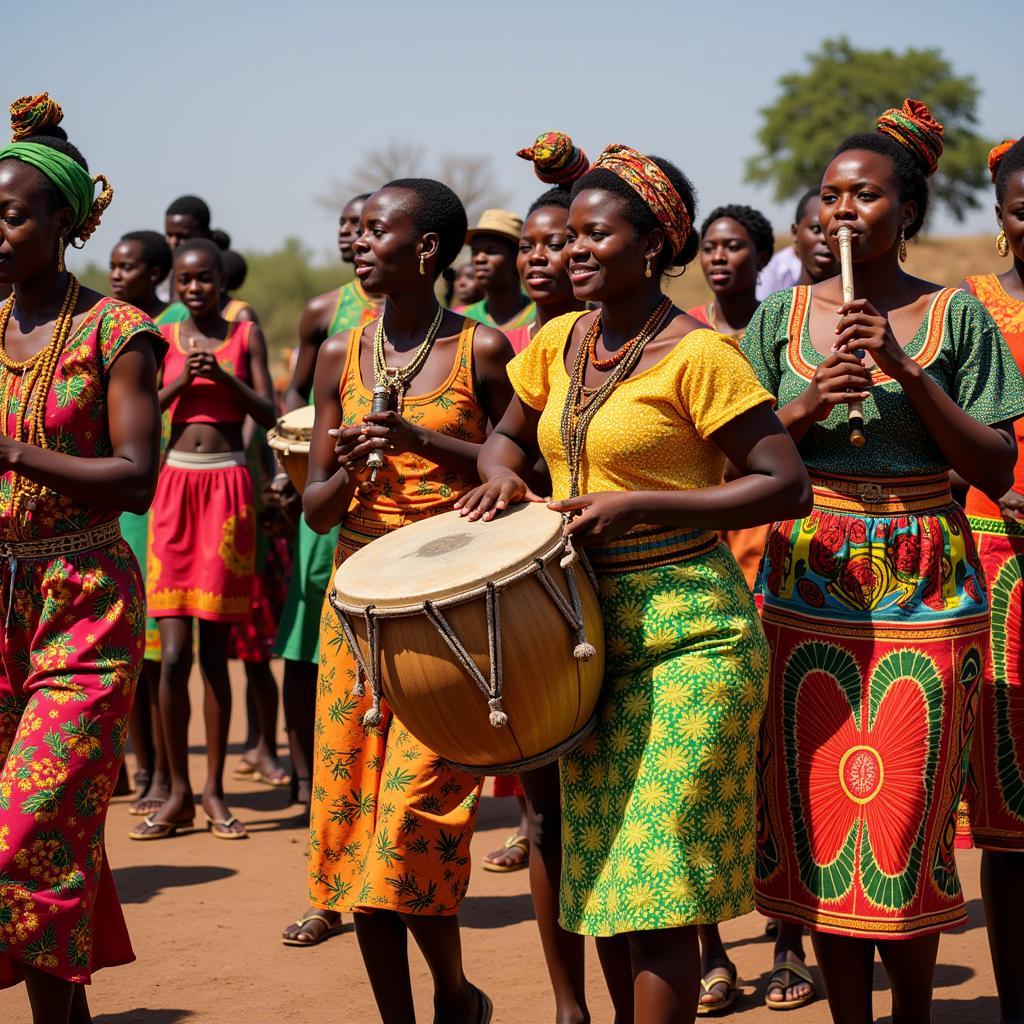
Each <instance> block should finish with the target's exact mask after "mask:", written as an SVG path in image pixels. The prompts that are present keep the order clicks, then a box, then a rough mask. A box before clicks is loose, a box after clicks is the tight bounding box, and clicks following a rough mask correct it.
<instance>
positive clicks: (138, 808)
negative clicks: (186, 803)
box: [128, 797, 165, 818]
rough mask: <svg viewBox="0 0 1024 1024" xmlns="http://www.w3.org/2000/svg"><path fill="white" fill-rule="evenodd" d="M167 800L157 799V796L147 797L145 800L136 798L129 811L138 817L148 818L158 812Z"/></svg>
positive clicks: (129, 806)
mask: <svg viewBox="0 0 1024 1024" xmlns="http://www.w3.org/2000/svg"><path fill="white" fill-rule="evenodd" d="M164 803H165V801H163V800H157V799H156V797H147V798H146V799H145V800H136V801H135V803H133V804H129V805H128V813H129V814H134V815H135V816H136V817H137V818H147V817H149V815H151V814H156V812H157V811H159V810H160V808H161V807H163V805H164Z"/></svg>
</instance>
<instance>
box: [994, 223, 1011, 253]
mask: <svg viewBox="0 0 1024 1024" xmlns="http://www.w3.org/2000/svg"><path fill="white" fill-rule="evenodd" d="M996 252H997V253H999V255H1000V256H1008V255H1009V253H1010V243H1009V242H1008V241H1007V238H1006V232H1005V231H1004V230H1003V229H1002V228H1000V229H999V234H998V235H996Z"/></svg>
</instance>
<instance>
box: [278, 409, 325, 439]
mask: <svg viewBox="0 0 1024 1024" xmlns="http://www.w3.org/2000/svg"><path fill="white" fill-rule="evenodd" d="M315 413H316V407H315V406H312V405H304V406H303V407H302V408H301V409H293V410H292V411H291V412H286V413H285V414H284V415H283V416H282V417H281V418H280V419H279V420H278V421H277V426H276V427H275V428H274V431H273V433H274V435H275V436H276V437H277V438H279V441H278V447H283V445H282V444H281V442H287V441H307V442H308V441H309V439H310V438H311V437H312V436H313V417H314V415H315Z"/></svg>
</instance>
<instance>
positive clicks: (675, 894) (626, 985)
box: [457, 145, 811, 1024]
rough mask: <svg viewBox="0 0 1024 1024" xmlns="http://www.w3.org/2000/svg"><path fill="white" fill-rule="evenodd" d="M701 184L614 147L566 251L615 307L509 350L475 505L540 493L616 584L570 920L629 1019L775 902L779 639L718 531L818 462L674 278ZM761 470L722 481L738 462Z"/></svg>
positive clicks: (663, 1004) (679, 1004) (572, 805)
mask: <svg viewBox="0 0 1024 1024" xmlns="http://www.w3.org/2000/svg"><path fill="white" fill-rule="evenodd" d="M693 211H694V200H693V190H692V187H691V185H690V183H689V181H688V180H687V179H686V177H685V176H684V175H683V174H682V173H681V172H680V171H679V170H678V169H677V168H676V167H674V166H673V165H672V164H670V163H668V162H667V161H663V160H660V159H655V158H649V157H646V156H644V155H643V154H640V153H637V152H636V151H635V150H632V149H629V148H627V147H625V146H617V145H616V146H609V147H608V149H606V150H605V152H604V153H603V154H602V155H601V157H600V159H599V160H598V161H597V163H596V165H595V167H594V169H593V170H592V171H590V172H589V173H588V174H586V175H585V176H584V177H583V178H581V179H580V180H579V181H578V182H577V183H576V185H575V186H574V188H573V201H572V207H571V210H570V214H569V242H568V245H567V246H566V249H565V250H564V258H565V260H566V266H567V268H568V270H569V273H570V276H571V278H572V281H573V290H574V292H575V295H576V297H577V299H580V300H584V301H591V302H595V303H600V305H601V310H600V312H596V313H595V312H576V313H571V314H568V315H566V316H562V317H558V318H556V319H555V320H552V321H550V322H549V323H548V324H546V325H545V327H544V328H543V329H542V330H541V331H539V332H538V334H537V335H536V337H535V338H534V340H533V342H532V344H530V345H529V346H528V347H527V348H526V349H525V350H524V351H523V352H522V353H521V354H520V355H519V356H518V357H517V358H516V359H515V360H513V361H512V362H511V363H510V364H509V368H508V369H509V377H510V379H511V380H512V384H513V387H514V388H515V391H516V397H515V398H513V400H512V403H511V405H510V406H509V408H508V411H507V412H506V414H505V416H504V418H503V419H502V421H501V423H500V424H499V426H498V428H497V429H496V430H495V432H494V433H493V434H492V435H491V437H490V438H489V439H488V440H487V442H486V443H485V445H484V447H483V450H482V452H481V455H480V459H479V469H480V472H481V475H482V478H483V479H484V480H485V481H486V483H484V484H483V485H482V486H481V487H478V488H476V489H475V490H473V491H471V492H470V493H469V494H467V495H466V496H465V497H464V498H462V499H461V500H460V501H459V502H458V503H457V505H458V507H461V508H462V510H463V512H464V514H466V515H468V516H469V517H470V518H485V519H488V518H491V517H493V515H494V514H495V513H496V512H498V511H500V510H501V509H503V508H505V507H506V506H508V505H510V504H512V503H514V502H518V501H524V500H532V501H539V500H542V499H540V498H539V497H538V496H537V495H535V494H533V493H532V492H531V491H530V490H529V488H528V487H527V485H526V483H525V482H524V477H525V476H526V475H527V474H528V472H529V470H530V468H531V467H532V466H533V465H534V463H535V462H536V459H537V457H538V456H539V455H543V457H544V458H545V459H546V460H547V464H548V467H549V468H550V470H551V477H552V484H553V491H554V497H555V498H557V499H560V500H557V501H554V502H553V503H552V506H551V507H553V508H556V509H558V510H559V511H564V512H566V513H571V514H572V516H573V518H572V519H571V521H570V522H569V524H568V526H567V527H566V530H567V532H568V534H569V535H570V536H571V537H572V540H573V541H574V543H576V544H578V545H585V546H586V547H587V553H588V554H589V556H590V559H591V562H592V564H593V566H594V568H595V570H596V571H597V573H598V576H599V579H600V583H601V604H602V609H603V612H604V617H605V632H606V639H607V675H606V679H605V684H604V690H603V693H602V697H601V702H600V706H599V708H598V717H599V724H598V727H597V730H596V731H595V732H594V733H593V734H592V735H591V737H590V738H589V739H587V740H586V741H585V742H584V743H583V745H582V746H581V747H579V748H578V749H577V750H575V751H574V752H573V753H571V754H570V755H568V756H567V757H566V758H564V759H563V762H562V804H563V835H564V856H563V867H562V880H561V894H560V898H561V923H562V926H563V927H564V928H566V929H568V930H570V931H576V932H579V933H581V934H585V935H594V936H598V937H599V941H598V950H599V953H600V956H601V961H602V966H603V968H604V971H605V976H606V978H607V980H608V984H609V989H610V991H611V995H612V1000H613V1002H614V1003H615V1010H616V1015H617V1019H618V1020H619V1021H620V1022H621V1024H628V1022H631V1021H634V1020H638V1021H644V1022H645V1024H660V1022H668V1021H672V1022H676V1021H680V1020H685V1019H692V1018H693V1015H694V1013H695V1011H696V1006H697V998H698V991H699V981H700V962H699V955H698V950H697V929H696V927H695V926H696V925H698V924H705V923H710V922H715V921H721V920H724V919H726V918H730V917H734V916H737V915H739V914H744V913H746V912H747V911H748V910H750V909H751V907H752V906H753V889H752V874H753V858H754V846H755V838H754V836H755V826H754V817H755V815H754V789H755V776H754V747H755V740H756V737H757V730H758V725H759V722H760V719H761V713H762V709H763V706H764V699H765V686H766V682H767V672H768V649H767V646H766V644H765V640H764V636H763V634H762V632H761V628H760V625H759V623H758V618H757V613H756V612H755V610H754V605H753V601H752V599H751V596H750V592H749V590H748V589H747V587H746V584H745V582H744V579H743V576H742V574H741V573H740V571H739V568H738V567H737V565H736V562H735V560H734V559H733V557H732V555H731V554H730V553H729V551H728V549H727V548H725V547H723V546H722V545H721V544H720V543H719V540H718V535H717V533H716V532H715V531H716V530H718V529H722V528H740V527H747V526H753V525H755V524H756V523H760V522H764V521H765V520H766V519H769V518H785V517H787V516H792V515H795V514H802V513H804V512H806V510H807V509H808V508H809V507H810V495H811V492H810V483H809V480H808V478H807V474H806V472H805V471H804V470H803V468H802V466H801V465H800V460H799V457H798V456H797V453H796V449H795V448H794V446H793V444H792V442H791V441H790V440H789V438H788V437H786V435H785V432H784V431H783V429H782V427H781V426H780V424H779V422H778V420H777V419H776V418H775V415H774V413H773V412H772V399H771V396H770V395H769V394H768V393H767V392H766V391H764V390H763V389H762V388H761V387H760V386H759V385H758V383H757V380H756V378H755V377H754V375H753V372H752V371H751V369H750V367H749V366H748V364H747V362H746V360H745V359H744V358H743V357H742V355H740V353H739V352H738V351H737V350H736V348H735V346H734V345H732V344H731V343H730V342H729V341H728V339H726V338H724V337H723V336H722V335H720V334H717V333H716V332H714V331H712V330H709V329H707V328H705V327H703V326H702V325H701V324H699V323H698V322H697V321H696V320H694V319H693V318H692V317H690V316H687V315H686V314H685V313H683V312H681V311H680V310H678V309H676V308H675V307H674V306H673V305H672V304H671V302H670V301H669V300H668V299H665V298H663V296H662V294H661V288H660V279H661V274H662V273H663V272H664V271H665V270H667V269H668V268H669V267H670V266H677V267H681V266H684V265H685V264H686V263H688V262H689V261H690V260H692V259H693V257H694V255H695V254H696V251H697V237H696V234H695V233H694V231H693V227H692V223H693ZM727 458H728V459H729V461H730V462H732V464H733V465H734V466H736V467H737V468H738V469H739V470H740V471H741V473H743V476H742V477H741V478H739V479H736V480H733V481H731V482H729V483H722V482H721V481H722V471H723V467H724V464H725V460H726V459H727Z"/></svg>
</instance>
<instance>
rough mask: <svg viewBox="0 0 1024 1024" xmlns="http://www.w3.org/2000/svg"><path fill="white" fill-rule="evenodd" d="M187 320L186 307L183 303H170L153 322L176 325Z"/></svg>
mask: <svg viewBox="0 0 1024 1024" xmlns="http://www.w3.org/2000/svg"><path fill="white" fill-rule="evenodd" d="M187 319H188V307H187V306H186V305H185V303H184V302H172V303H171V304H170V305H169V306H168V307H167V308H166V309H165V310H164V311H163V312H162V313H161V314H160V315H159V316H158V317H157V318H156V320H155V321H154V322H155V323H156V325H157V326H158V327H159V326H160V325H161V324H178V323H182V322H183V321H185V320H187Z"/></svg>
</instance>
